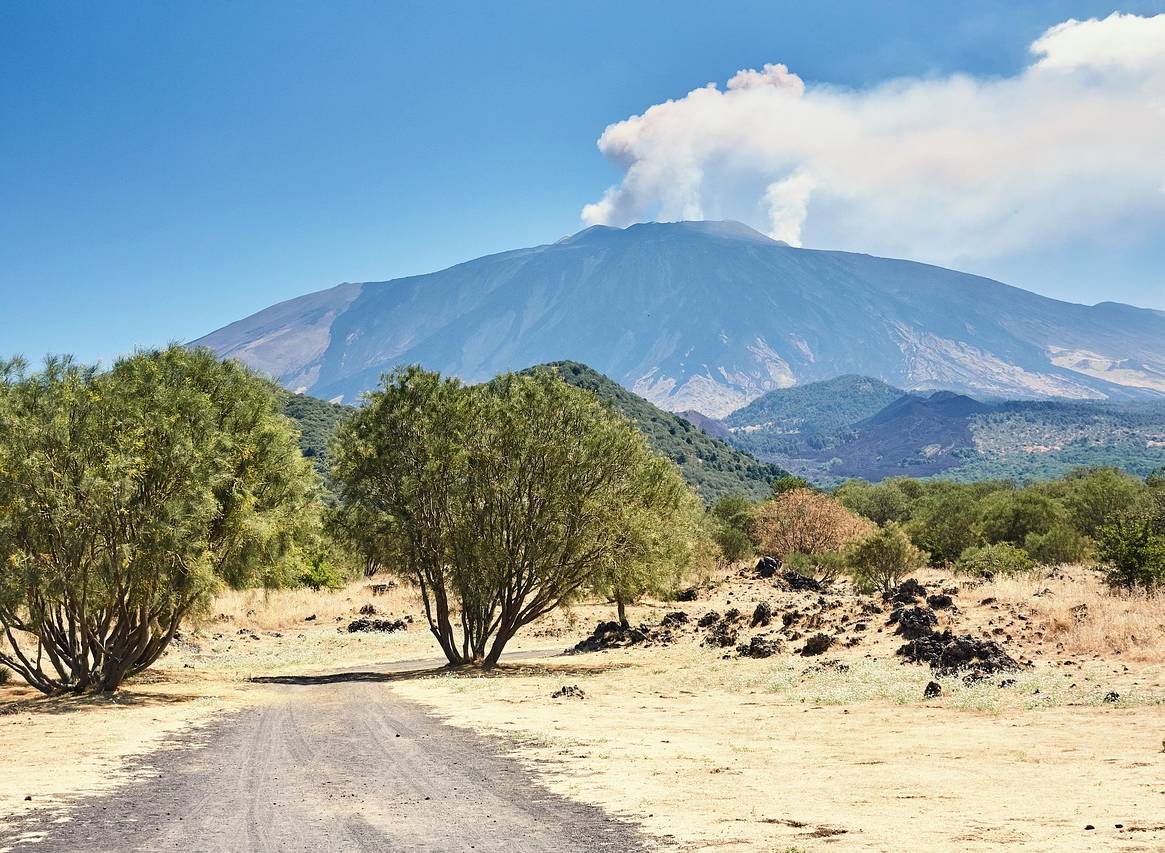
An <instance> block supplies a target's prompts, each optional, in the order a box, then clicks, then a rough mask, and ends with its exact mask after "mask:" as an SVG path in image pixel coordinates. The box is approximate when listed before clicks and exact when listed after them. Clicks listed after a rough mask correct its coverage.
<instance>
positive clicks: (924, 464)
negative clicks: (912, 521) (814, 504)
mask: <svg viewBox="0 0 1165 853" xmlns="http://www.w3.org/2000/svg"><path fill="white" fill-rule="evenodd" d="M845 380H846V381H845V382H841V383H840V385H839V386H838V387H836V388H834V389H833V391H834V392H836V395H837V398H838V399H837V400H836V403H835V405H833V406H832V407H830V406H828V405H826V406H824V408H825V410H826V414H825V415H824V416H822V415H819V414H818V413H819V411H820V407H819V406H818V405H815V402H814V401H815V399H816V398H817V397H828V396H829V394H828V393H827V392H826V389H825V387H824V386H826V385H828V383H817V385H818V386H821V387H817V388H812V387H810V386H805V388H803V389H801V390H802V391H805V390H808V391H810V392H812V393H810V394H808V395H807V396H802V398H801V399H800V400H798V401H797V402H799V403H801V404H802V405H803V406H804V413H805V416H804V417H805V421H806V422H807V423H811V424H812V425H813V426H814V427H822V426H827V427H829V428H828V429H820V430H819V431H813V430H807V431H798V429H797V427H798V425H797V424H796V423H794V422H793V421H794V420H795V418H794V415H793V414H789V418H790V420H788V421H780V420H775V421H773V422H772V424H773V425H770V426H766V427H757V428H754V430H753V431H751V432H749V431H746V429H747V427H744V428H742V427H737V428H734V429H733V431H732V433H731V434H730V436H729V441H731V442H732V443H733V444H735V445H736V446H738V447H741V448H744V449H748V450H751V451H753V452H754V453H755V455H756V456H757V457H758V458H761V459H764V460H767V461H770V462H773V463H775V464H778V465H781V466H782V467H786V468H788V469H789V470H791V471H792V472H793V473H795V474H798V475H800V476H803V477H807V478H808V479H810V480H813V481H814V482H817V483H819V484H822V485H832V484H836V483H837V482H840V481H841V480H844V479H846V478H847V477H861V478H862V479H867V480H875V481H876V480H880V479H882V478H884V477H890V476H913V477H926V476H934V475H941V476H943V477H946V478H950V479H956V480H981V479H994V478H1010V479H1016V480H1029V479H1042V478H1047V477H1055V476H1060V475H1061V474H1064V473H1066V472H1067V471H1069V470H1071V469H1072V468H1075V467H1079V466H1081V465H1112V466H1116V467H1118V468H1123V469H1125V470H1127V471H1129V472H1130V473H1133V474H1136V475H1139V476H1144V475H1146V474H1148V473H1149V472H1151V471H1153V470H1155V469H1157V468H1160V467H1162V466H1165V403H1159V402H1152V401H1145V402H1125V403H1120V402H1116V403H1103V402H1077V401H1064V400H1049V401H1035V400H1010V401H982V400H976V399H974V398H972V397H969V396H967V395H963V394H956V393H953V392H950V391H939V392H935V393H932V394H902V395H900V396H899V397H897V398H896V399H894V400H893V401H891V402H890V403H889V404H888V405H885V406H884V407H882V408H881V409H879V410H878V411H876V412H874V413H873V414H869V415H866V416H864V417H861V418H859V419H857V420H854V421H852V422H850V423H846V424H839V422H840V421H843V420H844V419H845V417H846V414H845V413H846V412H847V411H852V413H855V414H857V413H860V412H862V411H863V409H864V408H866V407H868V406H869V405H871V404H872V403H871V401H872V400H875V399H876V398H877V395H878V394H879V393H885V391H886V389H887V388H888V386H884V385H883V384H881V383H877V380H870V381H869V383H861V382H855V381H854V380H855V378H854V377H846V378H845ZM875 389H876V390H875ZM795 390H797V389H788V390H787V391H779V392H774V393H773V394H771V395H766V397H765V398H762V399H761V400H758V401H756V402H757V403H761V402H762V401H767V402H766V406H767V407H768V408H769V409H771V410H773V411H775V412H777V413H778V414H780V413H781V412H787V413H795V412H796V411H797V410H798V407H797V406H796V405H795V403H794V401H792V400H789V399H784V400H780V405H774V404H773V402H772V401H771V400H768V398H769V397H774V396H775V397H778V398H780V397H783V396H786V395H790V394H791V393H792V392H793V391H795ZM859 390H864V391H869V392H870V394H869V396H866V395H864V394H862V393H858V391H859ZM890 390H893V389H890ZM854 401H857V402H854ZM752 405H754V406H755V405H756V403H754V404H752ZM851 407H852V408H851ZM751 408H752V406H749V407H746V408H745V409H744V410H741V412H737V413H734V414H733V415H732V416H730V417H729V418H728V419H727V423H728V424H729V425H731V424H733V423H744V424H751V423H752V422H754V421H755V420H756V419H757V417H758V415H757V414H755V413H752V414H750V413H748V410H749V409H751ZM815 419H816V420H815ZM766 423H769V422H766ZM781 424H783V425H784V426H785V427H786V428H787V430H786V431H785V432H781V431H779V429H778V428H777V425H781Z"/></svg>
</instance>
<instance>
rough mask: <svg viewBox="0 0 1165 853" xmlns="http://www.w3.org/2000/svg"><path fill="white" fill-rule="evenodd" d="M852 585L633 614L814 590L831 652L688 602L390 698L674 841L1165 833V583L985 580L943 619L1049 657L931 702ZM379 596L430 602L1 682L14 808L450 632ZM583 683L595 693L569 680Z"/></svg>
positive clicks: (226, 620)
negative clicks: (644, 639)
mask: <svg viewBox="0 0 1165 853" xmlns="http://www.w3.org/2000/svg"><path fill="white" fill-rule="evenodd" d="M924 580H925V581H926V582H927V583H928V584H930V585H932V586H934V587H942V586H944V585H946V584H949V583H951V579H949V578H941V577H934V578H924ZM782 596H783V597H782ZM828 598H829V599H830V600H829V601H828V602H826V603H824V604H823V603H822V602H821V600H820V599H819V597H817V596H815V595H812V594H808V593H795V594H794V593H778V592H775V591H774V589H773V587H772V584H771V583H769V582H761V581H758V580H756V579H755V578H735V577H734V578H730V579H726V580H725V581H724V582H723V583H721V584H720V585H718V586H716V587H715V588H714V589H712V590H710V591H706V592H705V593H703V594H702V595H701V597H700V600H698V601H695V602H690V603H688V604H684V605H674V604H673V605H666V606H664V605H659V606H655V607H643V608H637V609H635V610H633V611H632V618H633V621H642V622H644V623H646V624H652V625H654V624H658V622H659V620H660V618H661V617H662V615H663V614H664V613H666V612H668V611H670V610H673V609H675V608H676V607H677V606H680V607H682V608H683V609H684V610H685V611H686V612H688V613H689V614H690V615H691V616H692V617H693V619H694V618H695V617H697V616H699V615H700V614H702V613H704V612H706V611H708V610H709V609H716V610H719V611H721V612H723V611H724V610H725V609H726V608H732V607H735V608H739V609H740V610H741V611H742V612H743V613H744V614H746V621H745V623H744V624H745V625H747V614H748V613H750V612H751V609H752V608H753V607H754V606H755V605H756V603H757V601H759V600H771V601H772V603H773V604H774V608H775V610H776V612H778V613H780V612H782V611H783V610H788V609H791V608H796V609H799V610H800V611H801V613H802V617H803V618H802V621H800V622H798V623H796V625H795V626H794V627H796V626H797V625H804V626H806V627H807V626H809V625H812V626H813V628H812V630H819V629H824V630H827V631H830V632H836V635H837V638H838V640H839V642H838V643H837V645H836V646H835V648H834V649H833V650H831V651H830V652H829V653H827V654H826V655H824V656H822V657H816V658H804V657H801V656H798V655H797V654H795V652H796V650H797V648H798V646H799V644H800V643H801V642H802V640H798V639H795V638H796V637H797V633H796V632H791V631H786V632H785V634H784V635H782V637H783V640H782V642H783V644H784V645H783V651H782V653H781V654H779V655H777V656H775V657H772V658H769V659H766V660H751V659H741V658H738V657H735V655H734V653H733V649H731V648H728V649H719V648H717V649H713V648H708V647H706V646H704V645H702V644H701V642H702V636H703V635H702V634H701V632H700V631H699V630H697V629H696V628H695V627H694V625H689V627H687V628H685V629H684V632H681V633H680V635H679V637H678V639H677V642H675V643H674V644H672V645H661V646H652V647H646V648H644V647H637V648H632V649H619V650H614V651H608V652H601V653H591V654H582V655H575V656H570V657H561V658H555V659H552V660H538V661H536V662H529V663H523V664H511V665H508V666H506V667H503V668H502V669H501V670H500V671H498V672H496V673H494V674H493V675H490V676H478V675H465V674H449V673H440V674H423V675H420V676H417V677H411V678H409V679H405V680H396V679H394V680H393V681H392V682H391V683H384V684H377V685H376V686H375V690H376V691H378V693H377V696H378V697H380V698H378V700H377V701H383V702H386V703H390V702H391V701H392V699H391V697H393V696H395V697H398V698H399V699H401V700H406V702H415V703H418V704H419V705H420V706H421V707H426V708H429V709H431V712H432V713H433V714H434V716H435V717H438V718H440V719H445V720H447V721H448V722H449V723H450V724H452V725H454V726H456V727H459V728H462V729H465V730H472V731H467V735H471V736H473V737H485V738H487V739H488V740H489V743H491V744H493V747H496V748H497V749H498V750H501V752H500V753H499V755H502V756H508V757H509V758H510V759H512V760H514V761H516V762H518V765H520V767H522V768H524V772H526V773H528V774H530V776H531V778H533V779H537V780H538V781H539V782H540V783H541V784H543V785H545V786H546V787H547V788H548V789H549V790H550V791H552V792H553V793H554V794H555V795H558V796H560V797H566V798H569V799H571V800H574V801H577V802H579V803H582V804H587V805H589V806H594V807H598V808H600V809H602V810H604V811H605V812H606V813H608V814H611V815H614V816H618V817H622V818H626V819H628V820H630V821H633V822H635V823H637V824H639V825H640V826H642V827H643V829H644V831H645V832H646V833H648V835H649V837H650V838H653V839H654V841H651V842H650V843H649V846H652V847H655V848H659V849H681V850H706V849H707V850H711V849H714V848H715V849H722V848H723V849H732V850H735V849H739V850H766V851H767V850H784V851H794V850H804V851H809V850H825V849H834V850H888V849H902V848H903V847H904V846H913V845H914V844H924V845H926V846H927V847H929V848H931V849H940V850H987V849H995V848H997V847H1000V846H1005V845H1006V846H1009V847H1015V848H1016V849H1030V850H1052V849H1054V850H1076V849H1079V850H1086V849H1117V850H1160V849H1165V667H1163V666H1162V664H1161V661H1162V660H1163V656H1162V649H1161V645H1160V642H1161V637H1162V636H1165V632H1163V631H1162V624H1161V623H1162V620H1161V619H1159V618H1158V616H1157V614H1159V613H1160V612H1161V609H1160V606H1159V602H1158V601H1148V602H1140V603H1138V602H1135V601H1132V602H1124V603H1122V602H1120V601H1107V600H1103V599H1101V598H1099V597H1098V593H1097V591H1096V589H1095V588H1094V587H1091V586H1088V585H1087V584H1086V583H1082V582H1081V581H1079V580H1077V579H1074V578H1071V577H1059V578H1050V579H1040V580H1039V581H1038V582H1035V581H1033V582H1031V583H1026V582H1025V583H1014V582H1011V583H1009V584H996V585H994V586H982V587H978V588H975V587H971V586H970V585H966V586H964V588H963V589H962V590H961V593H960V594H958V595H956V601H957V603H958V607H957V608H956V610H953V611H944V612H943V613H942V614H940V627H942V626H943V625H945V624H950V625H951V626H952V627H955V628H957V629H958V630H960V631H963V630H968V631H971V632H972V633H974V634H976V635H977V636H983V637H996V638H997V639H999V641H1000V642H1002V643H1003V644H1004V645H1005V647H1006V648H1007V649H1008V651H1009V652H1010V653H1011V654H1013V655H1014V656H1015V657H1017V659H1021V660H1028V659H1031V660H1033V661H1034V664H1032V665H1031V666H1030V667H1028V668H1026V669H1025V670H1024V671H1022V672H1021V673H1018V674H1015V675H1013V676H1012V677H1009V678H1008V679H1000V680H999V681H998V682H996V681H994V680H990V679H989V680H987V681H984V682H980V683H976V684H970V685H968V684H964V683H963V682H962V681H961V680H960V679H958V678H953V677H952V678H940V679H938V681H939V682H940V683H941V685H942V688H943V693H942V696H941V697H939V698H937V699H929V700H928V699H924V698H923V688H924V687H925V685H926V684H927V683H928V682H929V681H930V680H931V679H932V677H933V675H932V673H931V672H930V671H929V669H927V668H926V667H924V666H920V665H903V664H901V663H899V662H898V660H897V659H896V658H895V657H894V655H893V649H894V648H896V646H897V645H898V644H899V643H900V642H901V640H900V639H899V638H896V637H894V636H893V635H892V629H891V628H890V627H889V626H885V625H884V619H885V615H884V614H882V615H879V616H875V617H872V618H868V619H867V617H864V616H861V615H860V614H861V612H862V611H861V609H860V608H861V605H862V602H861V601H859V599H858V598H856V597H853V596H852V595H848V594H847V595H834V596H830V597H828ZM368 602H372V603H374V606H375V607H376V608H377V610H378V615H380V616H391V617H396V616H401V615H405V614H406V613H410V612H412V613H416V612H417V611H416V610H415V606H416V602H415V600H414V599H412V597H411V596H410V595H409V594H408V593H407V592H405V591H401V590H393V591H390V593H389V594H388V595H385V596H376V597H370V595H369V593H368V591H367V590H366V589H363V588H361V587H359V586H355V587H352V588H349V589H347V590H344V591H342V592H339V593H336V594H313V593H293V594H280V595H278V596H274V597H271V598H265V597H263V596H261V595H246V596H242V595H234V596H227V597H224V599H222V600H221V602H220V603H219V604H220V605H221V609H220V608H217V607H216V610H215V611H214V612H212V614H211V615H210V616H209V617H208V618H207V619H206V620H204V621H203V622H202V623H201V624H200V625H198V626H191V629H190V630H189V631H188V632H187V633H186V634H185V635H184V636H183V638H182V640H181V642H179V643H178V644H176V646H175V647H174V649H173V650H172V652H171V653H170V654H168V655H167V656H166V658H165V659H164V660H163V662H162V665H161V666H160V667H159V668H158V669H157V670H156V672H154V673H152V674H151V675H150V676H149V677H148V678H146V679H143V680H141V681H139V682H137V683H134V684H131V685H128V686H127V689H126V690H124V691H123V692H122V693H121V694H119V695H118V696H117V697H115V698H113V699H52V700H44V699H40V698H35V697H33V695H32V694H31V692H30V691H28V690H27V688H20V687H15V686H12V685H9V686H7V687H0V830H2V829H3V826H4V825H9V826H19V827H20V828H21V830H22V831H33V832H35V831H36V827H35V826H34V827H33V828H32V830H29V826H30V825H29V823H28V821H27V818H28V817H29V816H30V815H32V814H36V815H39V816H41V819H42V823H43V822H44V821H49V822H51V821H53V820H61V819H63V818H64V817H65V816H66V815H67V813H68V811H69V810H70V809H74V810H75V809H76V808H80V807H83V806H84V803H86V802H93V801H94V800H93V798H94V797H95V796H104V797H110V796H118V792H119V791H126V792H128V791H132V790H133V786H134V785H135V784H140V782H141V779H140V777H141V774H142V773H143V772H145V773H148V772H149V770H148V768H149V766H150V764H149V762H150V760H152V759H151V758H150V756H151V755H154V756H156V755H168V754H169V753H168V752H167V750H169V749H171V748H173V747H175V746H176V745H178V746H181V745H183V744H187V743H188V742H189V739H190V738H191V737H194V736H196V735H197V733H198V732H199V731H206V732H215V731H219V729H218V728H216V727H221V726H222V725H224V724H225V722H226V721H229V720H233V719H236V718H239V715H241V714H242V715H245V714H258V715H262V714H265V713H267V711H268V710H269V709H271V708H275V707H277V706H278V705H279V703H280V702H282V701H284V699H283V698H282V697H284V696H285V694H286V689H287V688H284V687H282V686H279V685H272V684H258V683H254V682H251V681H249V680H248V679H250V678H253V677H260V678H263V677H269V676H281V675H283V676H286V675H302V674H313V673H315V674H319V673H325V672H335V671H360V672H372V673H375V672H378V671H381V672H383V671H387V670H391V669H393V668H394V665H393V663H392V662H394V661H395V662H400V661H409V660H414V659H417V658H426V657H431V656H432V655H434V654H435V652H436V649H435V644H434V643H433V641H432V639H431V637H430V636H429V635H428V634H427V632H426V631H425V630H424V629H423V628H422V627H421V626H420V625H419V624H414V625H412V626H411V627H410V628H409V629H408V630H407V631H404V632H397V633H393V634H377V633H372V634H349V633H347V632H346V631H345V630H344V629H345V627H346V625H347V624H348V622H349V621H350V620H351V619H353V618H355V617H356V616H357V610H358V608H359V607H360V606H361V605H362V604H365V603H368ZM1084 602H1087V603H1088V605H1089V610H1088V612H1089V614H1090V615H1088V616H1087V617H1086V618H1080V617H1078V616H1076V615H1075V614H1077V613H1078V612H1079V609H1078V608H1079V604H1080V603H1084ZM814 608H818V609H814ZM610 615H611V614H610V610H609V608H607V607H605V606H600V605H592V606H586V607H580V608H576V609H575V611H574V612H573V613H571V614H560V615H555V616H554V617H553V618H550V619H548V620H546V621H545V622H542V623H540V624H538V625H535V626H531V628H530V629H528V630H527V631H526V632H525V633H523V634H521V635H519V638H518V639H517V640H516V641H515V643H514V644H513V646H512V648H513V650H514V651H522V650H526V651H540V652H543V653H545V652H547V651H554V650H561V649H563V648H565V647H567V646H569V645H573V643H574V642H576V641H577V640H578V639H580V638H581V637H582V636H584V635H585V634H586V633H587V629H589V628H590V627H593V625H594V624H595V622H596V621H598V620H599V619H606V618H610ZM858 618H862V619H866V621H868V622H869V625H868V627H865V628H863V629H862V630H861V631H859V630H857V629H856V628H855V627H854V620H855V619H858ZM778 624H779V623H778ZM749 633H751V632H750V630H747V629H746V630H743V631H742V633H741V637H740V639H741V641H747V639H748V635H749ZM775 635H776V634H774V636H775ZM1000 684H1003V685H1005V686H1002V687H1001V686H1000ZM565 685H577V686H578V687H580V688H581V689H582V690H583V692H584V693H585V698H584V699H552V698H551V693H552V692H554V691H555V690H557V689H558V688H560V687H562V686H565ZM330 689H333V688H329V687H328V686H327V684H326V683H325V684H322V685H320V686H316V687H314V688H313V690H316V691H326V690H330ZM334 689H335V690H340V688H338V687H337V688H334ZM369 689H371V688H369ZM1111 693H1116V694H1118V697H1117V699H1116V700H1115V701H1106V697H1109V694H1111ZM326 695H327V696H328V697H329V698H330V697H331V694H330V693H328V694H326ZM1109 698H1111V697H1109ZM312 701H313V702H318V701H319V699H318V698H317V699H314V700H312ZM336 719H337V720H339V719H341V718H340V717H337V718H336ZM312 725H321V724H319V723H313V724H312ZM491 748H492V747H491ZM135 774H136V775H135ZM262 777H263V774H262V773H260V775H259V776H258V777H255V778H256V779H261V778H262ZM26 796H31V797H32V799H31V800H25V799H24V798H25V797H26ZM78 797H83V799H81V800H78V799H77V798H78ZM66 806H68V808H66ZM54 809H55V810H54ZM1087 826H1092V827H1094V828H1093V829H1086V827H1087ZM42 828H43V827H42ZM62 849H63V848H62ZM531 849H535V848H531Z"/></svg>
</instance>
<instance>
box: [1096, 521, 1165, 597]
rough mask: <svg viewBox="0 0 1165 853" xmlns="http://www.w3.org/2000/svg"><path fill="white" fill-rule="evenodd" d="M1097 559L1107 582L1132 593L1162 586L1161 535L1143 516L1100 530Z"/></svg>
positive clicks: (1164, 546) (1164, 542)
mask: <svg viewBox="0 0 1165 853" xmlns="http://www.w3.org/2000/svg"><path fill="white" fill-rule="evenodd" d="M1097 550H1098V555H1099V557H1100V564H1101V566H1102V567H1104V569H1105V571H1106V573H1107V578H1108V582H1109V584H1110V585H1111V586H1114V587H1124V588H1125V589H1134V588H1135V587H1138V586H1143V587H1155V586H1159V585H1161V584H1165V535H1162V534H1160V533H1156V532H1154V528H1153V520H1152V519H1151V518H1149V517H1147V516H1126V517H1121V518H1118V519H1116V520H1115V521H1114V523H1113V524H1111V525H1109V526H1108V527H1104V528H1102V529H1101V530H1100V541H1099V548H1098V549H1097Z"/></svg>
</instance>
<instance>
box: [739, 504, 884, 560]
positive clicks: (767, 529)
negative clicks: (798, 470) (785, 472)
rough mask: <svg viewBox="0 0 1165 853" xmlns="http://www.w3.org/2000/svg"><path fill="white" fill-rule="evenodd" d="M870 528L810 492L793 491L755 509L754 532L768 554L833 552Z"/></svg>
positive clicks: (856, 516)
mask: <svg viewBox="0 0 1165 853" xmlns="http://www.w3.org/2000/svg"><path fill="white" fill-rule="evenodd" d="M872 527H873V525H872V524H870V522H868V521H867V520H866V519H864V518H862V517H861V516H859V515H857V514H855V513H853V512H850V511H849V510H848V509H846V508H845V507H843V506H842V505H841V504H839V503H838V502H837V501H835V500H834V499H833V498H831V497H829V496H828V495H823V494H821V493H819V492H815V491H812V490H810V489H793V490H791V491H788V492H785V493H783V494H781V495H779V496H778V497H776V498H774V499H773V500H771V501H768V502H766V503H763V504H761V505H760V507H759V508H758V509H757V515H756V533H757V539H758V540H759V542H760V546H761V548H762V549H763V550H764V551H765V553H768V554H774V555H777V556H784V555H785V554H789V553H792V552H794V551H798V552H800V553H802V554H820V553H823V552H825V551H836V550H837V549H838V548H840V547H841V546H842V545H844V544H846V543H847V542H849V541H850V540H851V539H856V538H857V537H859V536H861V535H863V534H864V533H866V532H867V531H868V530H870V529H871V528H872Z"/></svg>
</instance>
